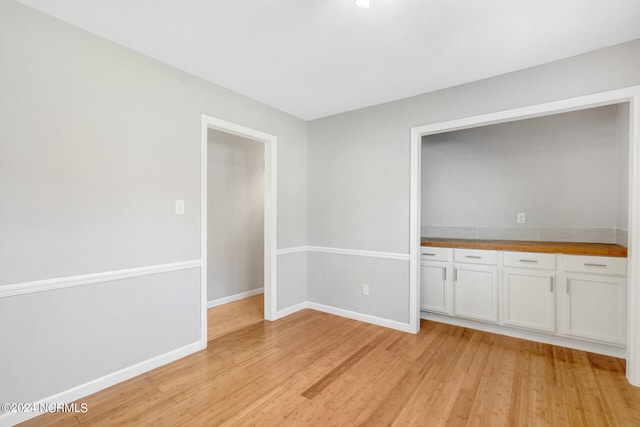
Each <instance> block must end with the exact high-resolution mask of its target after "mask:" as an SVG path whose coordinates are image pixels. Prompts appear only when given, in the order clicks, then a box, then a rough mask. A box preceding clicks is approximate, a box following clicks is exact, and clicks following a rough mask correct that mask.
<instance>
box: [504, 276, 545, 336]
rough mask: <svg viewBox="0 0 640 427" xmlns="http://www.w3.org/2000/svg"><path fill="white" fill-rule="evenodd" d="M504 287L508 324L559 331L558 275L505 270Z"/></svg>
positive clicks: (505, 320) (505, 313) (537, 329)
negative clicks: (557, 323) (556, 282)
mask: <svg viewBox="0 0 640 427" xmlns="http://www.w3.org/2000/svg"><path fill="white" fill-rule="evenodd" d="M502 287H503V290H504V294H503V301H502V302H503V313H502V314H503V320H504V324H505V325H510V326H517V327H519V328H526V329H533V330H536V331H542V332H555V324H556V316H555V311H556V303H555V272H553V271H536V270H525V269H520V268H505V269H504V273H503V281H502Z"/></svg>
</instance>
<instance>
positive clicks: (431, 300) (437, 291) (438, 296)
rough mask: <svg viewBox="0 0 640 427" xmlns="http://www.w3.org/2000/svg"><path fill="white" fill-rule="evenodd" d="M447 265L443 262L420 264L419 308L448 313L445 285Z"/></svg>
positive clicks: (447, 297)
mask: <svg viewBox="0 0 640 427" xmlns="http://www.w3.org/2000/svg"><path fill="white" fill-rule="evenodd" d="M448 270H449V267H448V265H447V264H445V263H441V264H439V263H425V262H422V263H421V264H420V308H421V309H422V310H426V311H431V312H435V313H443V314H450V310H449V305H450V304H449V299H450V297H449V296H448V295H447V293H448V291H449V289H448V288H449V287H448V286H447V282H448V276H449V271H448Z"/></svg>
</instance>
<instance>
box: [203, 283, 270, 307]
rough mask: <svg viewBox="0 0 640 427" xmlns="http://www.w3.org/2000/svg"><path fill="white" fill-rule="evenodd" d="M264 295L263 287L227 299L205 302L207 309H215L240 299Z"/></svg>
mask: <svg viewBox="0 0 640 427" xmlns="http://www.w3.org/2000/svg"><path fill="white" fill-rule="evenodd" d="M263 293H264V287H262V288H256V289H252V290H250V291H247V292H241V293H239V294H235V295H230V296H228V297H223V298H218V299H214V300H211V301H209V302H207V308H213V307H217V306H219V305H223V304H228V303H230V302H234V301H239V300H241V299H245V298H249V297H252V296H254V295H259V294H263Z"/></svg>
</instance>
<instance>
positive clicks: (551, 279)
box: [549, 277, 553, 292]
mask: <svg viewBox="0 0 640 427" xmlns="http://www.w3.org/2000/svg"><path fill="white" fill-rule="evenodd" d="M549 279H550V282H551V286H550V289H549V291H550V292H553V277H550V278H549Z"/></svg>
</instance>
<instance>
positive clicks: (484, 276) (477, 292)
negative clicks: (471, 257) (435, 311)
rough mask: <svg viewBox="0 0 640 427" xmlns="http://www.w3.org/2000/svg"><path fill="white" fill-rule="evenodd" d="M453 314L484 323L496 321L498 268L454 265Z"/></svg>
mask: <svg viewBox="0 0 640 427" xmlns="http://www.w3.org/2000/svg"><path fill="white" fill-rule="evenodd" d="M453 314H454V315H456V316H460V317H466V318H468V319H475V320H482V321H485V322H497V321H498V268H497V267H489V266H482V265H467V264H455V265H454V296H453Z"/></svg>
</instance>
